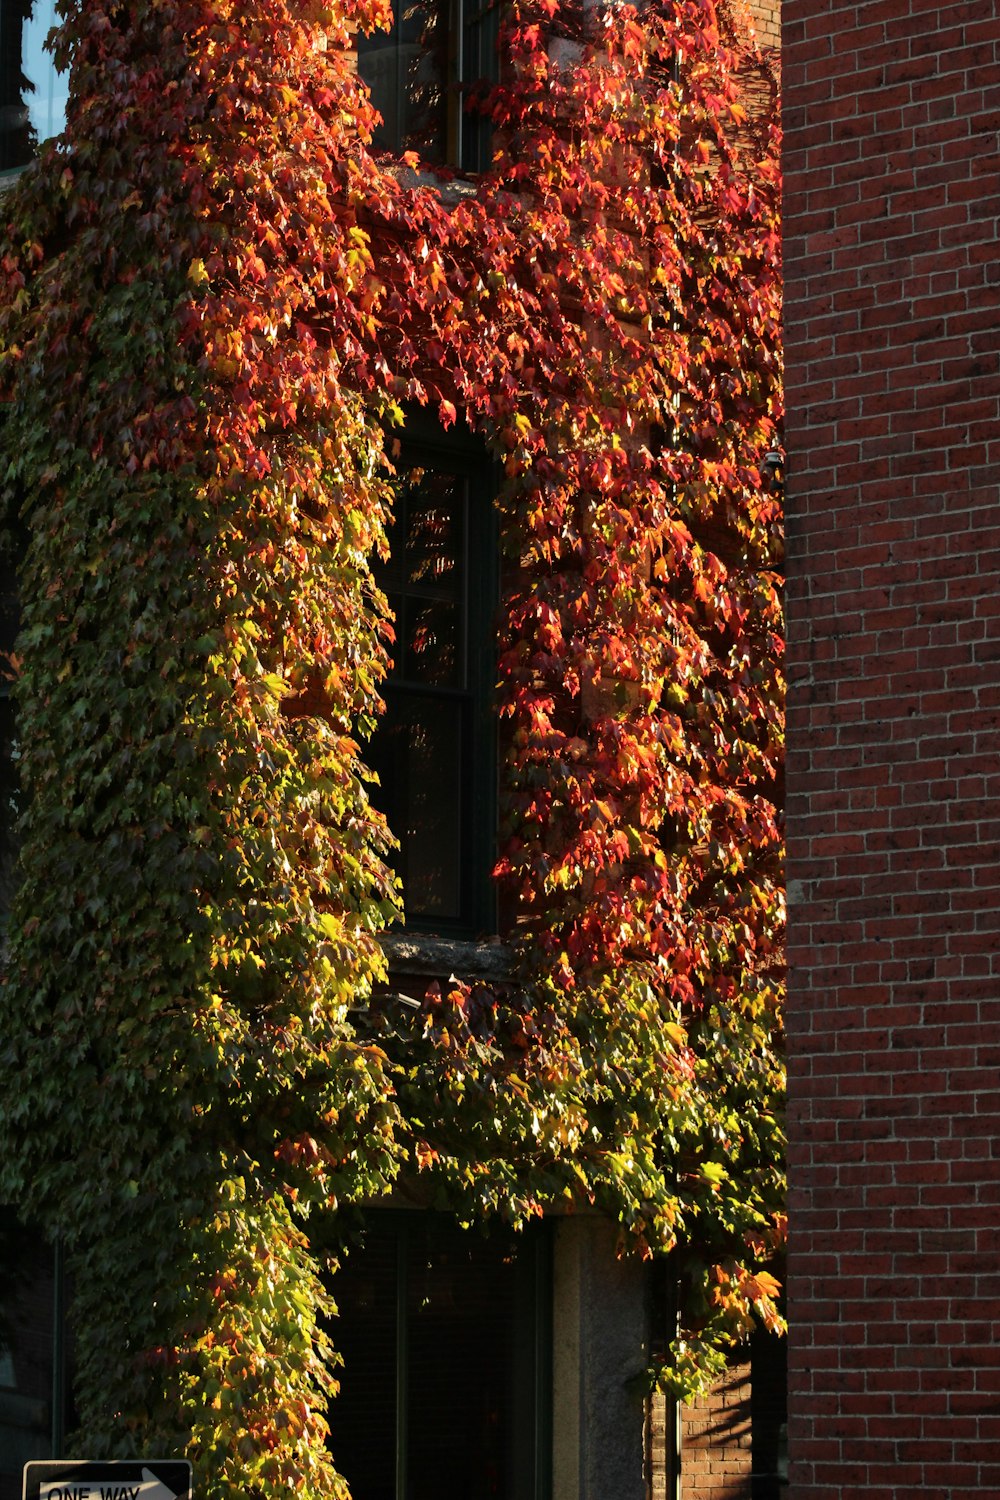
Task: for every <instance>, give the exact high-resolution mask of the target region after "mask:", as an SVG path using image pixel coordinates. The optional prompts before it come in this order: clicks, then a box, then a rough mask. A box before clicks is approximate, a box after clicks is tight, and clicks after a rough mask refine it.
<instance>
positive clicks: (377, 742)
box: [370, 688, 465, 919]
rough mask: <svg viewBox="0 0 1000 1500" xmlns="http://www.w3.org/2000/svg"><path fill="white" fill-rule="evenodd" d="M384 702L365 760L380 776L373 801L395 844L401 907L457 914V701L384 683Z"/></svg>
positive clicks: (421, 913) (460, 710)
mask: <svg viewBox="0 0 1000 1500" xmlns="http://www.w3.org/2000/svg"><path fill="white" fill-rule="evenodd" d="M386 704H387V712H386V720H385V722H384V723H383V724H382V726H381V727H380V729H379V731H378V734H377V735H376V737H375V739H374V740H373V741H372V749H371V753H370V760H371V764H372V768H373V770H375V771H376V773H377V774H378V778H379V781H380V782H381V786H380V787H379V789H378V791H377V792H376V794H375V795H376V798H377V801H378V803H379V805H380V806H381V807H382V808H384V809H385V811H386V815H387V816H388V818H389V823H390V826H391V828H392V830H393V832H394V833H395V834H396V836H397V838H398V839H399V840H400V844H401V846H402V847H401V850H400V855H399V859H398V866H399V873H400V876H401V877H402V880H403V888H404V898H405V903H406V910H407V913H408V914H409V915H410V916H413V917H417V918H420V917H440V918H444V919H452V918H454V919H458V918H459V917H460V916H461V906H462V890H461V878H462V877H461V870H462V840H463V834H464V828H463V816H462V812H463V806H462V804H463V800H464V798H463V776H464V767H463V754H462V750H463V744H464V740H465V734H464V723H463V720H464V717H465V705H464V704H463V703H462V702H459V701H455V700H453V699H443V700H442V699H438V698H437V697H436V696H434V695H429V696H424V695H421V696H420V697H412V696H410V695H408V694H407V693H405V692H400V691H393V690H392V689H391V688H390V689H389V690H388V691H387V692H386Z"/></svg>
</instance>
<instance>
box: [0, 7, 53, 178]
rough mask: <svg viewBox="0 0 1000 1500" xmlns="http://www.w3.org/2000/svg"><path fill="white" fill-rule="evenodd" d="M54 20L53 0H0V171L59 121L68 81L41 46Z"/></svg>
mask: <svg viewBox="0 0 1000 1500" xmlns="http://www.w3.org/2000/svg"><path fill="white" fill-rule="evenodd" d="M57 21H58V17H57V16H56V12H55V0H34V3H32V0H0V172H9V171H11V170H13V169H16V168H20V167H23V166H25V165H26V163H27V162H29V161H30V160H31V158H32V156H33V155H34V152H35V149H36V147H37V146H38V145H39V144H40V142H42V141H45V140H48V138H49V136H53V135H58V133H59V131H60V130H61V129H62V127H63V122H64V120H65V117H66V98H67V82H66V78H65V76H64V75H62V74H60V73H57V72H56V67H55V64H54V63H53V61H52V58H51V57H50V56H49V54H48V53H47V52H46V51H45V50H44V44H45V38H46V37H47V36H48V34H49V31H50V30H51V29H52V27H53V26H55V25H56V24H57Z"/></svg>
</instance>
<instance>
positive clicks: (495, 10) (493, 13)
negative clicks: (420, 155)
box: [461, 0, 500, 172]
mask: <svg viewBox="0 0 1000 1500" xmlns="http://www.w3.org/2000/svg"><path fill="white" fill-rule="evenodd" d="M499 35H500V6H499V4H498V0H466V5H465V8H464V11H463V30H462V78H463V80H464V82H465V84H466V90H465V99H464V101H463V102H464V106H465V107H464V110H463V114H462V154H461V165H462V167H463V169H464V170H465V171H466V172H485V171H486V169H487V167H488V166H489V165H490V160H491V158H492V154H493V153H492V135H493V122H492V120H491V119H490V118H489V116H488V115H486V114H484V112H483V106H484V104H485V102H486V96H487V94H488V93H489V90H490V87H491V86H492V85H493V84H494V83H496V82H497V80H498V78H499V76H500V58H499V53H498V50H497V47H498V41H499Z"/></svg>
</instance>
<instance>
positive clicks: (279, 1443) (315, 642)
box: [0, 0, 784, 1497]
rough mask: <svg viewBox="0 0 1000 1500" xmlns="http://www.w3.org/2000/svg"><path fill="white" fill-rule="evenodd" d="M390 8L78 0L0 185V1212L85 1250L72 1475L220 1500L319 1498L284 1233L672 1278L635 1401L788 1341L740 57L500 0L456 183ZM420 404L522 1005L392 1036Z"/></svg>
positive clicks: (478, 1005)
mask: <svg viewBox="0 0 1000 1500" xmlns="http://www.w3.org/2000/svg"><path fill="white" fill-rule="evenodd" d="M385 20H386V17H385V15H384V14H383V13H382V11H381V10H380V9H379V8H378V7H377V6H376V5H375V4H370V5H368V4H365V3H358V4H355V3H350V0H349V3H341V0H337V3H336V4H333V5H327V4H320V3H312V0H310V3H304V0H302V3H299V0H295V3H292V0H288V3H284V0H262V4H261V5H258V6H255V7H254V8H253V10H252V11H247V10H246V9H245V8H244V7H243V6H241V5H239V4H236V3H227V0H178V3H170V4H164V3H159V0H137V3H136V4H133V5H130V6H129V7H128V8H127V9H126V8H124V7H118V6H115V5H108V4H106V3H104V0H81V3H80V4H78V5H74V6H72V7H71V8H70V9H69V11H68V14H67V19H66V21H65V24H64V25H63V27H62V30H61V32H60V33H59V37H58V40H57V48H58V53H59V57H60V59H61V61H62V62H63V63H64V64H66V65H67V66H68V67H69V68H70V78H71V94H70V106H69V116H68V120H67V126H66V131H65V134H64V135H63V136H62V137H61V138H60V139H59V140H57V141H56V142H55V143H53V144H51V145H49V146H48V147H46V148H45V149H44V150H43V152H42V154H41V158H40V161H39V162H38V164H37V166H36V167H34V168H32V169H31V170H29V171H28V172H26V173H25V174H24V175H23V177H22V178H21V180H20V181H19V183H18V185H17V187H16V188H15V189H14V190H13V192H12V193H11V194H10V196H9V197H8V198H7V199H6V200H5V202H4V209H5V214H4V217H5V219H6V221H7V225H8V228H7V232H6V239H5V241H4V244H3V247H2V255H0V271H2V277H3V283H2V287H3V290H2V305H0V345H2V350H3V365H2V375H0V389H2V394H3V411H2V420H0V443H2V445H3V457H2V463H3V470H2V472H3V476H4V497H5V506H6V513H7V516H8V520H9V522H10V524H11V526H13V525H14V523H15V522H16V524H17V526H19V527H21V528H23V530H24V532H25V533H26V536H27V544H26V552H25V554H24V556H23V559H22V562H21V567H20V574H19V588H20V594H21V600H22V611H23V614H22V629H21V634H20V636H19V639H18V642H17V646H16V652H15V660H14V669H15V671H16V683H15V688H14V691H15V696H16V703H17V712H18V743H19V747H20V773H21V783H22V812H21V818H20V828H19V838H20V844H21V864H20V881H19V889H18V894H17V897H16V901H15V905H14V909H13V912H12V917H11V924H10V963H9V968H8V972H7V975H6V979H5V983H4V985H3V987H2V990H0V1012H2V1016H0V1025H2V1031H3V1034H4V1036H5V1037H7V1038H9V1042H8V1044H7V1045H6V1047H5V1049H4V1051H3V1054H2V1066H3V1086H2V1088H0V1100H2V1104H0V1109H2V1112H3V1127H4V1133H5V1138H6V1141H7V1150H6V1154H5V1157H4V1161H3V1166H2V1171H0V1189H2V1194H3V1196H5V1197H7V1198H9V1199H11V1200H12V1201H14V1202H16V1203H18V1204H20V1205H22V1207H24V1208H25V1209H29V1208H30V1210H31V1212H32V1213H33V1214H35V1215H42V1216H44V1219H45V1222H46V1224H47V1225H48V1226H49V1229H50V1231H51V1232H56V1231H58V1233H59V1234H60V1235H61V1236H62V1237H63V1239H64V1241H65V1243H66V1244H67V1245H68V1246H69V1247H70V1252H71V1254H72V1256H73V1258H74V1264H75V1287H76V1298H75V1311H74V1321H75V1328H76V1337H77V1348H78V1397H77V1399H78V1406H79V1414H80V1420H81V1437H80V1443H81V1444H82V1445H83V1446H85V1447H86V1449H87V1451H88V1453H89V1454H90V1455H91V1456H94V1455H96V1454H98V1453H106V1454H117V1455H127V1454H133V1453H137V1452H145V1453H151V1452H153V1451H154V1450H159V1451H161V1452H162V1451H170V1450H183V1451H185V1452H187V1453H189V1454H190V1456H191V1457H192V1459H193V1460H194V1462H195V1466H196V1471H197V1475H198V1485H199V1493H204V1494H205V1495H207V1496H210V1497H213V1496H219V1497H222V1496H229V1495H236V1494H240V1495H243V1494H245V1493H246V1492H247V1490H248V1489H250V1490H252V1491H253V1492H254V1493H255V1494H257V1495H260V1496H261V1497H263V1496H270V1495H275V1496H277V1495H279V1494H281V1495H284V1494H286V1493H287V1492H288V1490H289V1488H292V1489H295V1490H296V1492H297V1493H300V1494H302V1495H312V1494H316V1495H319V1494H323V1495H336V1494H340V1493H344V1486H343V1484H342V1482H341V1481H340V1480H339V1479H338V1478H337V1476H336V1472H335V1464H336V1454H335V1453H334V1454H332V1455H331V1454H329V1453H328V1452H327V1449H326V1446H325V1441H324V1439H325V1434H326V1419H325V1416H324V1410H325V1404H326V1400H327V1397H328V1395H329V1394H330V1392H331V1389H332V1382H333V1356H332V1352H331V1350H330V1348H329V1342H328V1335H327V1333H326V1331H325V1330H326V1328H327V1326H328V1324H329V1314H330V1311H331V1304H330V1300H329V1298H330V1292H329V1283H328V1281H327V1279H326V1278H325V1275H324V1268H323V1266H322V1265H321V1259H322V1257H321V1255H320V1253H319V1249H318V1247H319V1246H320V1245H326V1244H329V1243H330V1242H331V1241H330V1236H331V1234H332V1235H333V1237H334V1238H336V1233H337V1231H336V1228H335V1227H334V1229H333V1230H331V1229H330V1227H329V1226H330V1222H331V1216H332V1215H335V1214H336V1211H337V1209H338V1207H339V1208H343V1207H344V1206H345V1205H350V1204H352V1203H360V1202H362V1201H371V1200H373V1199H378V1198H379V1197H380V1196H382V1195H384V1194H385V1193H386V1192H387V1191H388V1189H389V1187H390V1185H391V1183H392V1182H393V1181H394V1180H395V1179H396V1178H397V1176H398V1174H400V1173H403V1174H406V1175H407V1176H412V1175H414V1174H421V1175H422V1179H423V1182H424V1184H425V1188H426V1191H427V1193H428V1194H430V1195H432V1196H433V1197H434V1198H435V1199H436V1201H439V1202H444V1203H448V1204H450V1205H451V1206H452V1207H453V1208H454V1210H455V1211H457V1212H458V1213H459V1214H460V1215H462V1216H463V1217H467V1218H479V1217H482V1216H489V1215H499V1216H501V1217H502V1218H504V1219H507V1220H510V1221H512V1222H515V1223H520V1222H523V1221H525V1220H527V1219H529V1218H531V1217H533V1216H537V1215H539V1214H542V1213H544V1212H545V1211H546V1209H548V1208H551V1207H552V1206H553V1205H556V1204H559V1205H562V1206H572V1205H574V1204H579V1205H588V1206H590V1205H596V1206H597V1207H599V1208H600V1209H601V1210H602V1211H604V1212H605V1213H607V1214H608V1215H610V1216H611V1217H612V1219H613V1220H614V1221H616V1222H617V1223H618V1225H619V1226H620V1232H621V1241H622V1247H623V1249H625V1250H628V1251H629V1252H631V1253H635V1254H638V1255H640V1256H643V1257H652V1256H656V1255H662V1254H664V1253H667V1252H670V1251H675V1252H676V1254H677V1255H678V1256H679V1260H678V1264H679V1265H680V1267H681V1276H682V1280H683V1285H684V1289H685V1307H686V1318H685V1322H684V1326H683V1330H682V1333H681V1334H680V1335H679V1337H678V1339H677V1340H676V1341H675V1343H674V1345H673V1347H672V1348H671V1349H670V1350H669V1351H668V1352H667V1356H666V1358H665V1362H664V1364H663V1366H662V1368H661V1370H660V1371H659V1374H658V1376H657V1377H656V1378H659V1379H660V1381H661V1383H663V1384H664V1385H666V1386H667V1387H669V1388H670V1389H678V1390H688V1389H691V1388H694V1387H697V1386H698V1385H699V1384H700V1383H704V1381H706V1380H707V1379H709V1378H710V1377H711V1374H712V1372H713V1371H714V1370H715V1369H717V1368H718V1367H719V1364H720V1361H721V1358H722V1356H721V1354H720V1352H719V1351H720V1350H722V1349H724V1348H725V1347H726V1346H727V1343H728V1341H729V1339H730V1338H731V1337H732V1336H733V1334H734V1333H738V1332H739V1331H740V1330H742V1329H745V1327H747V1326H748V1323H749V1320H750V1319H751V1318H752V1317H753V1316H754V1315H755V1313H756V1314H757V1315H760V1316H762V1317H763V1318H764V1319H765V1320H767V1321H770V1322H773V1321H774V1320H775V1319H776V1311H775V1305H774V1295H775V1293H776V1290H777V1287H776V1283H775V1282H774V1280H773V1278H772V1277H771V1276H770V1275H769V1273H768V1272H767V1270H766V1269H765V1266H766V1263H767V1259H768V1257H769V1255H770V1253H771V1251H772V1249H773V1247H774V1245H775V1244H776V1243H778V1242H779V1241H780V1239H781V1236H782V1233H783V1224H784V1219H783V1199H782V1185H783V1171H782V1164H781V1150H782V1127H781V1090H782V1078H783V1071H782V1059H781V1045H780V1021H779V1016H780V1002H781V992H782V973H783V971H782V918H783V899H782V883H781V863H780V858H781V840H780V821H779V819H780V812H779V809H780V801H781V758H782V677H781V649H782V638H781V616H780V593H779V590H780V565H781V542H780V510H779V505H778V501H777V498H776V496H775V495H774V494H773V493H772V489H771V486H770V484H769V482H768V479H767V474H766V467H767V456H768V454H769V452H771V451H772V450H773V449H774V447H775V445H776V442H777V440H778V435H779V422H780V414H781V407H780V386H779V373H780V360H779V326H780V325H779V279H778V278H779V267H778V260H779V241H778V232H777V212H778V207H777V205H778V170H777V157H776V150H777V132H776V125H775V90H774V87H773V80H772V78H771V74H770V71H769V66H768V65H767V64H766V62H765V61H764V60H763V59H762V58H760V57H759V56H756V55H754V54H753V53H752V50H751V49H750V48H749V44H748V43H746V42H745V41H743V40H741V38H740V35H739V33H738V31H737V30H736V29H735V23H734V22H733V20H732V18H731V17H730V15H729V13H728V11H727V10H726V9H725V8H724V7H722V6H718V7H717V6H716V5H714V4H712V3H710V0H662V3H660V4H658V5H656V6H654V7H653V8H652V9H650V10H648V11H644V12H643V15H642V17H641V19H640V17H639V16H638V15H637V14H636V13H633V12H632V11H630V10H627V9H620V8H614V9H612V10H610V11H608V12H591V11H589V10H588V11H583V10H578V9H577V8H575V7H574V6H573V5H571V4H566V5H562V6H560V5H558V4H557V3H556V0H525V3H522V4H518V5H515V6H514V7H513V9H512V11H511V14H510V17H509V20H508V22H507V25H506V30H505V33H504V56H505V58H506V62H505V68H504V71H503V73H502V76H501V82H500V84H499V85H498V86H497V88H496V89H495V90H494V91H493V93H492V95H491V98H490V104H489V108H490V111H491V116H492V120H493V126H494V132H495V133H494V140H495V146H496V151H495V156H494V161H493V164H492V167H491V168H490V170H488V171H487V172H485V173H483V174H482V175H481V176H480V177H479V178H478V179H476V180H475V181H474V182H472V183H470V185H469V191H467V192H466V191H462V192H455V191H454V190H448V191H441V190H440V188H439V187H438V186H435V185H433V184H431V185H428V184H427V183H426V181H425V179H424V174H422V173H420V172H419V171H416V170H414V169H416V168H419V165H420V164H419V162H418V161H416V160H415V159H413V160H409V161H406V162H404V163H394V162H392V161H390V160H387V159H386V158H384V157H380V156H378V155H377V154H375V153H373V151H372V149H371V130H372V126H373V115H372V111H371V108H370V105H369V104H368V102H367V98H366V95H365V91H364V88H363V85H361V83H360V82H359V80H358V78H357V76H356V74H355V72H354V70H353V65H352V61H351V59H352V48H353V37H354V35H355V34H356V30H357V28H358V27H361V28H362V29H369V28H371V27H372V26H374V25H376V24H378V23H380V22H384V21H385ZM422 184H423V185H422ZM407 403H410V404H414V403H415V404H417V405H420V404H423V405H426V406H428V407H430V408H431V410H432V411H433V412H434V413H436V415H437V417H438V419H439V420H440V421H441V423H442V424H443V425H444V426H446V427H447V426H449V425H450V424H451V423H453V422H455V421H464V422H466V423H467V424H468V425H469V426H470V427H472V428H473V429H474V430H475V431H477V432H479V433H481V434H482V435H483V438H484V440H485V441H486V442H487V443H488V444H489V446H490V448H491V450H492V451H493V453H494V454H495V455H496V457H497V460H498V463H499V464H500V466H501V468H502V472H503V475H504V487H503V491H502V494H501V496H500V499H499V516H500V531H501V545H502V548H503V551H504V556H505V559H506V564H505V568H504V577H505V578H506V580H507V584H506V587H505V592H504V597H503V599H502V602H501V619H500V626H499V636H498V680H499V686H498V690H497V707H498V712H499V715H500V719H501V722H502V724H503V726H504V730H503V735H504V743H506V744H507V745H508V746H509V753H508V754H507V758H506V761H505V764H504V766H503V768H502V774H501V850H500V857H499V861H498V864H497V870H496V875H497V878H498V880H500V881H501V882H502V883H503V885H504V888H505V890H506V892H507V899H508V904H509V906H510V908H511V910H512V911H513V912H514V913H515V916H516V921H515V925H514V932H513V941H514V946H515V949H516V955H517V970H516V979H515V981H513V982H509V983H501V984H494V983H487V982H485V981H475V982H466V981H463V979H462V976H461V975H459V976H458V977H457V979H456V980H455V981H454V982H453V983H451V984H449V985H446V986H444V988H443V990H437V991H431V992H429V993H428V995H427V997H426V998H425V999H424V1000H423V1001H422V1002H421V1008H420V1010H419V1011H418V1012H417V1013H415V1014H412V1017H411V1019H410V1020H408V1021H407V1022H406V1024H405V1025H404V1024H403V1022H401V1021H400V1020H399V1018H398V1015H397V1014H396V1013H395V1012H392V1013H391V1015H392V1020H391V1021H390V1020H387V1019H386V1016H387V1012H386V1010H385V1008H384V1007H380V1006H373V1005H371V1004H370V1003H369V1002H370V997H371V995H372V991H373V987H374V986H377V985H378V984H379V982H380V981H382V980H383V978H384V976H385V960H384V957H383V954H382V950H381V948H380V945H379V941H378V935H379V933H380V931H382V930H383V929H384V928H385V927H386V925H387V924H389V923H390V922H392V921H393V920H394V919H395V918H396V916H397V914H398V912H399V910H400V903H401V902H402V903H403V904H405V895H406V893H405V891H400V890H399V889H398V886H397V883H396V881H395V879H394V877H393V876H392V874H391V872H390V869H389V867H388V865H387V863H386V857H387V855H388V853H389V850H390V847H391V839H392V831H391V830H389V829H387V828H386V826H385V823H384V820H383V819H382V818H381V817H380V815H379V814H378V813H377V812H375V811H374V810H373V807H372V802H371V799H370V782H369V778H368V775H367V773H366V771H365V768H364V743H365V740H366V737H367V735H368V734H369V732H370V730H371V727H372V724H373V722H374V720H375V719H376V718H377V716H378V714H379V711H380V684H381V682H382V680H383V677H384V673H385V668H386V660H387V651H388V650H389V649H390V641H391V627H390V625H389V622H388V620H387V616H386V606H385V601H384V599H383V598H382V596H381V594H380V592H379V590H378V588H377V587H376V586H375V584H374V582H373V577H372V560H373V558H374V557H377V556H378V555H379V553H380V552H381V551H382V550H383V549H384V537H385V524H386V517H387V514H388V511H389V507H390V506H391V500H392V486H391V479H392V472H393V468H392V456H393V451H394V450H393V440H394V434H395V432H396V430H397V428H398V424H399V423H400V421H401V419H402V412H403V408H404V405H406V404H407ZM408 1014H409V1013H408ZM333 1223H334V1225H336V1223H337V1220H336V1219H334V1220H333ZM333 1284H334V1285H335V1279H334V1283H333ZM651 1378H653V1377H651Z"/></svg>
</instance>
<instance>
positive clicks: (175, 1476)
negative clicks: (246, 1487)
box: [21, 1458, 192, 1500]
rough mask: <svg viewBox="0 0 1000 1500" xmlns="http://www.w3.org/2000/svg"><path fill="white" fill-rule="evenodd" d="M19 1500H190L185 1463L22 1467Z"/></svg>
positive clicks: (164, 1460)
mask: <svg viewBox="0 0 1000 1500" xmlns="http://www.w3.org/2000/svg"><path fill="white" fill-rule="evenodd" d="M21 1493H22V1500H192V1496H191V1465H190V1464H189V1463H188V1461H187V1459H178V1458H162V1459H160V1458H157V1459H153V1458H148V1459H146V1458H142V1459H109V1460H108V1461H107V1462H106V1463H101V1462H89V1461H88V1462H84V1461H82V1460H81V1461H80V1462H79V1463H75V1462H74V1461H73V1460H72V1459H61V1460H59V1461H58V1462H57V1461H55V1460H53V1461H52V1462H47V1463H32V1464H25V1466H24V1489H23V1490H22V1492H21Z"/></svg>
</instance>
